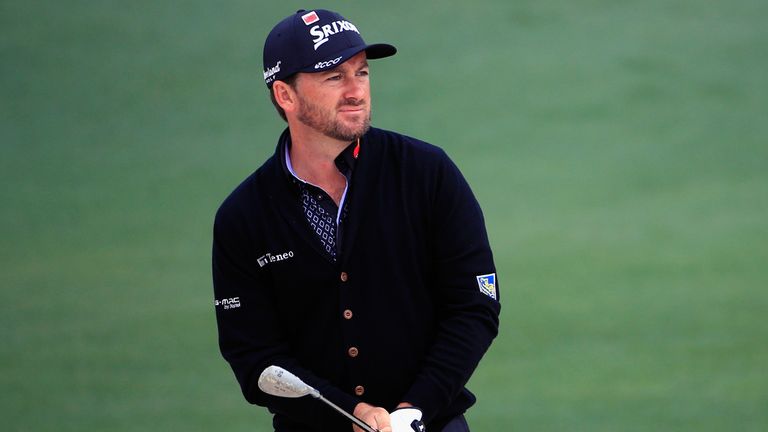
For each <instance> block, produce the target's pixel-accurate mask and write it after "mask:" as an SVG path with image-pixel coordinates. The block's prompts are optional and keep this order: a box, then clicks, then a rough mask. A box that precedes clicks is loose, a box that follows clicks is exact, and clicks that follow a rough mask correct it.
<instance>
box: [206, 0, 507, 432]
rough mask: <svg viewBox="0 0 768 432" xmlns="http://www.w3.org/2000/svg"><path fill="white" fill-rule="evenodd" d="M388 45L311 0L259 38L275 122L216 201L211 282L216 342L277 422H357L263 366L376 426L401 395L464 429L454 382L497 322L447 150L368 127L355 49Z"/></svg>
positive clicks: (487, 274) (432, 418)
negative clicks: (281, 386)
mask: <svg viewBox="0 0 768 432" xmlns="http://www.w3.org/2000/svg"><path fill="white" fill-rule="evenodd" d="M395 52H396V49H395V47H393V46H391V45H388V44H371V45H368V44H366V43H365V42H364V41H363V38H362V36H361V35H360V29H359V28H358V27H357V25H355V24H353V23H352V22H350V21H348V20H347V19H346V18H344V17H342V16H341V15H339V14H338V13H335V12H331V11H328V10H321V9H316V10H307V11H304V10H302V11H298V12H296V13H295V14H292V15H290V16H288V17H287V18H285V19H284V20H282V21H280V22H279V23H278V24H277V25H276V26H275V27H274V28H273V29H272V31H271V32H270V33H269V35H268V36H267V39H266V42H265V44H264V72H263V78H264V81H265V83H266V85H267V88H268V89H269V93H270V96H271V99H272V102H273V104H274V106H275V108H276V109H277V111H278V113H279V115H280V116H281V117H282V118H283V119H284V120H285V121H286V122H287V128H286V129H285V131H284V132H283V133H282V135H280V136H279V137H278V138H277V143H276V149H275V153H274V155H273V156H272V157H270V158H269V159H268V160H267V161H266V162H264V164H263V165H262V166H261V167H259V168H258V169H257V170H256V171H255V172H254V173H253V174H251V175H250V176H249V177H248V178H246V179H245V180H244V181H243V182H242V183H241V184H240V185H239V186H237V188H235V190H234V191H233V192H232V193H231V194H230V195H229V196H228V197H227V198H226V199H225V200H224V202H223V203H222V204H221V206H220V208H219V210H218V212H217V214H216V219H215V223H214V233H213V283H214V292H215V301H214V304H215V309H216V319H217V324H218V331H219V344H220V348H221V352H222V355H223V357H224V358H225V359H226V360H227V361H228V362H229V364H230V365H231V367H232V370H233V371H234V374H235V377H236V378H237V381H238V382H239V383H240V387H241V389H242V392H243V394H244V396H245V398H246V399H247V400H248V401H249V402H250V403H253V404H257V405H261V406H265V407H267V408H268V409H269V411H270V412H271V413H272V414H273V415H274V417H273V426H274V429H275V430H276V431H278V432H288V431H290V432H297V431H331V432H337V431H347V430H350V429H354V430H356V431H359V430H360V429H358V428H357V427H356V426H353V424H352V422H351V421H350V420H349V419H347V418H346V417H344V416H342V415H339V413H338V412H336V411H334V410H332V409H330V408H329V407H328V406H327V405H325V404H322V403H319V402H318V401H317V400H315V399H313V398H310V397H304V398H295V399H291V398H279V397H275V396H270V395H267V394H266V393H263V392H262V391H261V390H260V389H259V387H258V385H257V381H258V378H259V375H260V374H261V372H262V371H263V370H264V369H265V368H267V367H269V366H270V365H276V366H279V367H281V368H284V369H286V370H288V371H290V372H292V373H293V374H295V375H296V376H297V377H299V378H300V379H301V380H302V381H304V382H305V383H307V384H308V385H310V386H312V387H314V388H315V389H317V390H319V391H320V393H322V395H323V396H324V397H326V398H327V399H328V400H330V401H332V402H333V403H334V404H336V405H338V406H339V407H340V408H342V409H343V410H345V411H347V412H349V413H353V414H354V415H355V416H356V417H358V418H360V419H362V420H363V421H365V422H366V423H368V424H369V425H371V426H372V427H374V428H376V429H379V430H381V431H384V432H389V431H391V425H390V417H389V413H391V412H392V411H394V410H396V409H398V408H402V407H417V408H419V409H420V410H421V411H422V415H423V417H422V419H423V421H424V423H425V425H426V430H428V431H430V432H440V431H444V432H456V431H468V430H469V427H468V425H467V422H466V421H465V419H464V416H463V415H464V413H465V412H466V411H467V409H469V408H470V407H471V406H472V405H473V404H474V403H475V397H474V395H473V394H472V393H470V391H469V390H467V389H466V388H465V385H466V383H467V381H468V380H469V378H470V376H471V375H472V373H473V371H474V370H475V368H476V367H477V365H478V363H479V362H480V360H481V358H482V357H483V355H484V354H485V352H486V351H487V349H488V347H489V346H490V344H491V341H492V340H493V339H494V337H495V336H496V334H497V332H498V325H499V321H498V317H499V311H500V304H499V289H498V280H497V277H496V269H495V266H494V263H493V257H492V253H491V249H490V246H489V242H488V237H487V234H486V229H485V225H484V221H483V215H482V212H481V210H480V207H479V205H478V203H477V200H476V199H475V197H474V195H473V193H472V191H471V190H470V187H469V185H468V184H467V182H466V181H465V179H464V177H463V176H462V174H461V173H460V172H459V170H458V168H457V167H456V165H455V164H454V163H453V162H452V161H451V160H450V159H449V158H448V156H447V155H446V153H445V152H444V151H443V150H441V149H440V148H439V147H436V146H434V145H431V144H428V143H425V142H423V141H420V140H418V139H415V138H411V137H408V136H404V135H401V134H398V133H395V132H391V131H387V130H382V129H377V128H374V127H371V92H370V81H369V77H370V67H369V61H370V60H372V59H378V58H383V57H388V56H392V55H394V54H395ZM409 67H414V65H410V66H409ZM402 69H403V70H404V71H405V70H406V69H407V68H405V67H403V68H402ZM261 145H263V143H262V144H261ZM395 432H399V431H395Z"/></svg>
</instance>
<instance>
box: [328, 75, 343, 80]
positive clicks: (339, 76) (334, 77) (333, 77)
mask: <svg viewBox="0 0 768 432" xmlns="http://www.w3.org/2000/svg"><path fill="white" fill-rule="evenodd" d="M327 79H328V81H338V80H340V79H341V74H333V75H331V76H329V77H328V78H327Z"/></svg>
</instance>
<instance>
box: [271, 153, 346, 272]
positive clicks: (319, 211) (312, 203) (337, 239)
mask: <svg viewBox="0 0 768 432" xmlns="http://www.w3.org/2000/svg"><path fill="white" fill-rule="evenodd" d="M289 149H290V143H286V146H285V166H286V168H287V170H288V172H289V173H290V175H291V176H293V178H294V179H295V180H296V181H295V182H294V183H295V184H296V185H297V186H298V188H299V204H300V205H301V208H302V212H303V214H304V216H305V217H306V219H307V222H308V223H309V226H310V227H311V228H312V232H314V233H315V235H316V238H317V239H318V240H319V241H320V243H321V244H322V246H323V249H324V250H325V252H326V254H327V256H328V257H329V258H330V259H331V260H333V261H336V256H337V255H338V254H339V252H340V251H341V243H342V241H341V240H342V232H343V222H344V220H345V219H346V216H347V211H348V210H347V209H348V208H349V206H348V205H347V192H348V191H349V185H350V183H351V182H352V171H353V169H354V165H355V159H356V158H357V154H358V152H359V150H360V147H359V142H353V143H351V144H350V145H349V146H348V147H347V148H346V149H344V151H342V152H341V153H340V154H339V156H338V157H336V160H335V163H336V168H338V169H339V172H340V173H341V174H343V175H344V177H345V178H346V186H345V187H344V193H343V194H342V196H341V201H339V206H337V205H336V203H335V202H334V201H333V199H332V198H331V197H330V196H329V195H328V194H327V193H326V192H325V191H324V190H323V189H321V188H320V187H318V186H316V185H313V184H312V183H309V182H306V181H304V180H303V179H302V178H300V177H299V176H298V175H296V172H295V171H294V170H293V165H292V164H291V156H290V153H289Z"/></svg>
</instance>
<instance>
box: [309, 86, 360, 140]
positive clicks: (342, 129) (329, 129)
mask: <svg viewBox="0 0 768 432" xmlns="http://www.w3.org/2000/svg"><path fill="white" fill-rule="evenodd" d="M298 99H299V113H298V119H299V121H300V122H302V123H304V124H305V125H307V126H309V127H311V128H312V129H315V130H316V131H318V132H320V133H322V134H323V135H325V136H327V137H330V138H334V139H337V140H339V141H347V142H352V141H354V140H356V139H358V138H360V137H361V136H363V135H364V134H365V133H366V132H368V129H370V128H371V111H370V109H369V110H368V111H367V112H366V113H364V115H363V118H362V119H361V120H359V121H355V122H354V123H350V124H345V123H342V122H341V121H340V120H339V119H338V118H334V116H333V114H334V113H333V112H332V111H330V110H324V109H323V108H321V107H320V106H319V105H316V104H314V103H312V102H311V101H309V100H307V99H304V98H302V97H301V96H299V98H298ZM362 105H365V101H356V100H353V99H347V100H345V101H342V102H340V103H339V104H338V106H337V108H341V107H342V106H362Z"/></svg>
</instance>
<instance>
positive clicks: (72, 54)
mask: <svg viewBox="0 0 768 432" xmlns="http://www.w3.org/2000/svg"><path fill="white" fill-rule="evenodd" d="M285 3H286V4H287V5H285V4H278V3H275V4H274V5H267V6H265V5H264V4H260V3H256V2H246V1H232V2H225V3H221V4H217V5H214V4H213V3H211V2H202V1H188V2H147V1H141V2H129V3H127V4H126V3H125V2H107V1H104V2H89V1H71V2H66V4H65V3H56V2H42V1H27V2H22V1H5V2H2V3H0V200H1V201H0V202H2V207H0V208H1V210H0V286H1V288H2V289H1V290H0V340H2V341H3V343H2V344H0V389H2V391H0V418H2V419H3V425H4V426H3V430H8V431H101V430H111V431H115V432H116V431H146V430H188V431H196V430H199V431H207V430H212V429H221V430H227V431H236V430H237V431H239V430H249V431H268V430H271V429H270V427H269V426H270V422H269V419H268V416H267V415H266V413H265V411H264V410H263V409H261V408H254V407H251V406H249V405H248V404H247V403H246V402H245V401H244V400H243V399H242V397H241V396H240V395H239V389H238V387H237V385H236V383H235V381H234V378H233V376H232V373H231V372H230V370H229V368H228V366H227V365H226V364H225V362H224V361H223V360H222V359H221V357H220V356H219V354H218V348H217V345H216V331H215V322H214V317H213V308H212V305H211V300H212V290H211V282H210V270H209V267H210V257H209V249H210V240H211V239H210V230H211V223H212V218H213V214H214V212H215V210H216V208H217V206H218V203H219V202H220V201H221V200H222V199H223V198H224V196H226V194H227V193H228V192H229V191H230V190H231V189H232V188H233V187H234V186H235V185H236V184H237V183H238V182H239V181H240V180H241V179H242V178H244V177H245V176H246V175H247V174H248V173H250V172H251V171H252V170H253V169H255V168H256V167H257V166H258V165H259V164H260V163H261V161H262V160H263V159H264V158H266V157H267V156H268V155H269V154H270V153H271V152H272V151H273V148H274V142H275V138H276V136H277V134H278V133H279V132H280V130H281V129H282V127H283V125H282V123H281V122H280V121H279V119H278V118H277V116H276V114H275V113H274V112H273V109H272V107H271V105H270V104H269V102H268V99H267V93H266V90H265V88H264V86H263V84H262V81H261V79H260V78H259V76H260V69H261V60H260V57H261V48H262V44H263V39H264V36H265V35H266V33H267V32H268V31H269V29H270V28H271V26H272V25H273V24H274V22H275V21H276V20H278V19H280V18H281V17H283V16H284V15H287V14H288V13H290V12H291V11H292V10H295V9H298V8H300V7H307V6H306V5H304V4H302V3H300V2H295V1H289V2H285ZM325 5H326V7H328V8H331V9H336V10H339V11H341V12H342V13H343V14H344V15H345V16H347V17H348V18H350V19H351V20H352V21H354V22H355V23H356V24H357V25H358V27H360V28H361V29H362V31H363V34H364V36H365V37H366V39H367V40H369V41H371V42H373V41H388V42H391V43H393V44H395V45H396V46H398V48H399V49H400V52H399V53H398V55H397V56H395V57H393V58H391V59H387V60H381V61H376V62H373V63H372V67H373V69H372V82H373V86H374V87H373V91H374V95H373V97H374V123H375V124H376V125H378V126H380V127H384V128H389V129H394V130H398V131H401V132H404V133H407V134H410V135H414V136H417V137H420V138H422V139H425V140H428V141H430V142H433V143H435V144H438V145H440V146H442V147H444V148H445V149H446V150H447V151H448V153H449V154H450V155H451V156H452V157H453V158H454V159H455V160H456V162H457V163H458V165H459V166H460V167H461V168H462V170H463V171H464V173H465V175H466V176H467V178H468V179H469V181H470V183H471V184H472V186H473V189H474V190H475V192H476V194H477V196H478V198H479V199H480V202H481V204H482V205H483V208H484V211H485V214H486V219H487V224H488V228H489V231H490V234H491V239H492V244H493V247H494V252H495V256H496V261H497V266H498V272H499V278H500V283H501V291H502V301H503V305H504V307H503V316H502V329H501V333H500V336H499V338H498V339H497V341H496V343H495V344H494V346H493V347H492V349H491V351H490V352H489V353H488V355H487V356H486V358H485V359H484V361H483V363H482V364H481V366H480V368H479V369H478V371H477V373H476V374H475V376H474V377H473V379H472V381H471V383H470V387H471V389H472V390H473V391H474V392H475V393H476V394H477V395H478V397H479V403H478V405H477V406H476V407H475V408H473V409H472V410H471V411H470V413H469V414H468V416H469V419H470V422H471V423H472V425H473V426H474V430H476V431H490V430H501V431H507V430H522V431H562V430H583V431H616V430H621V431H635V430H636V431H647V430H668V431H683V430H691V431H693V430H696V431H722V430H743V431H762V430H765V429H767V428H768V411H766V409H765V407H766V406H768V375H767V374H766V373H765V365H766V364H768V344H766V341H768V324H766V321H765V319H764V318H763V317H762V313H764V311H765V310H768V292H767V291H766V287H768V269H766V265H765V264H766V262H768V222H766V221H768V169H767V168H768V145H766V144H767V143H768V122H766V118H768V81H766V79H765V77H766V76H768V56H765V55H764V51H765V47H766V46H768V30H767V29H768V27H766V26H765V21H766V19H768V4H766V3H765V2H761V1H748V0H736V1H733V2H716V1H711V0H710V1H703V2H702V1H699V2H694V1H691V0H688V1H677V2H662V1H647V2H608V1H587V2H565V1H559V2H557V1H556V2H532V1H526V2H505V1H500V0H498V1H483V2H472V3H467V2H458V1H449V2H440V3H439V4H435V5H426V4H425V5H421V4H418V3H413V2H404V1H395V2H378V3H370V4H368V3H362V2H356V3H348V2H340V1H330V2H328V3H326V4H325Z"/></svg>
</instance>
